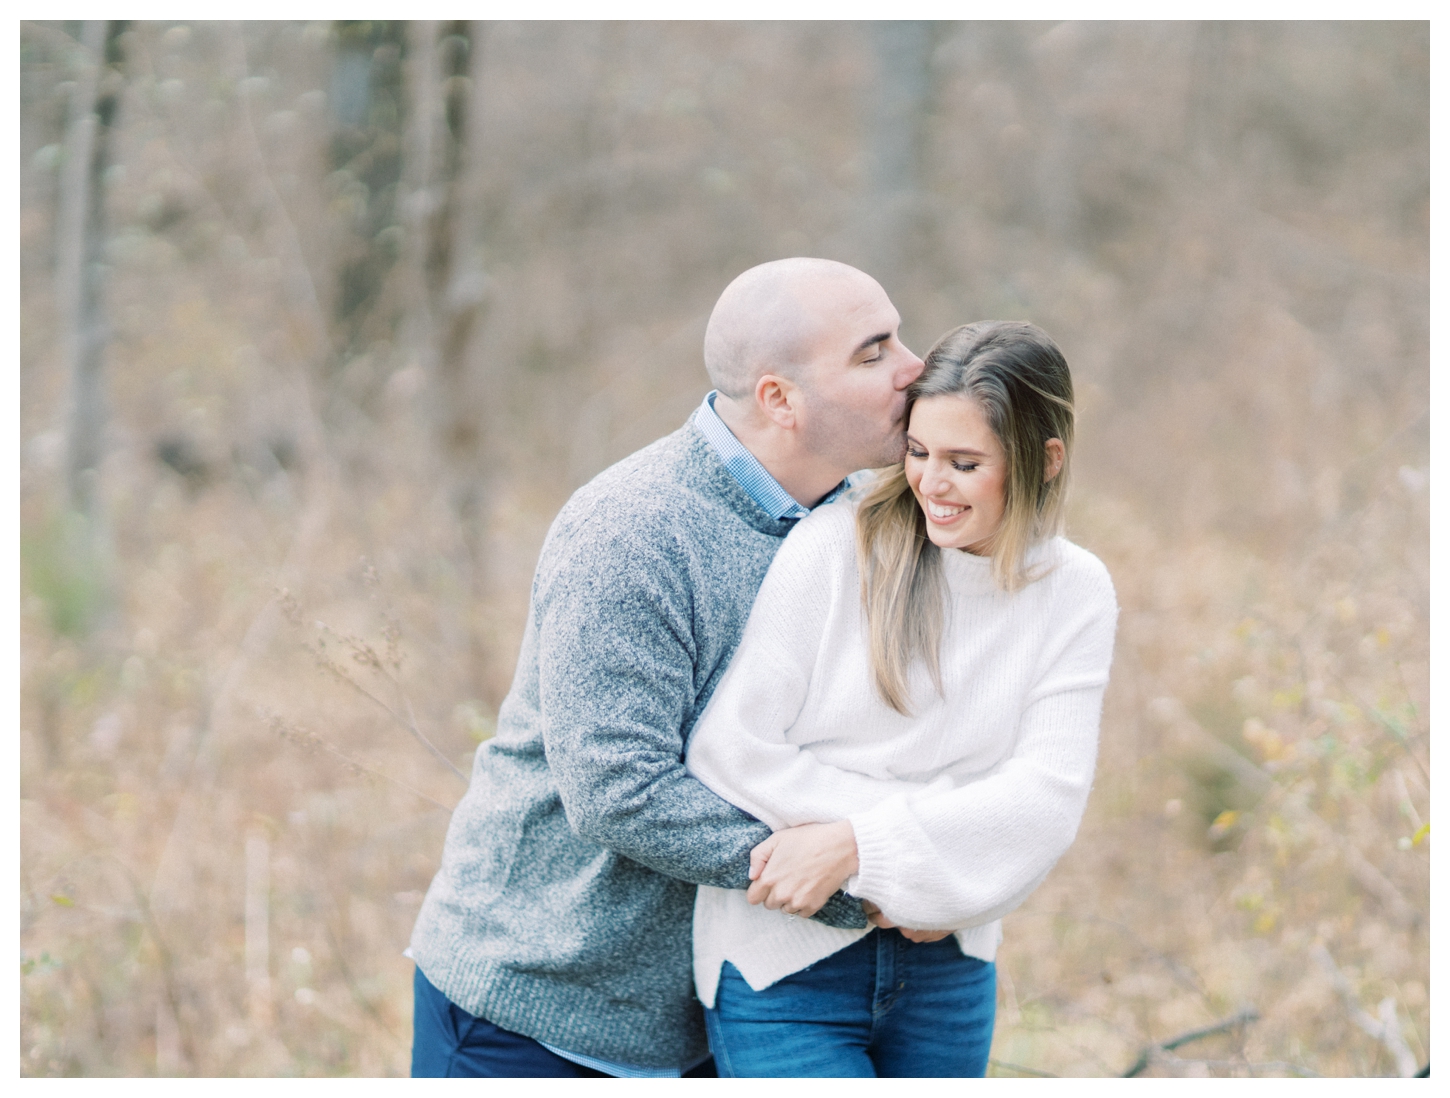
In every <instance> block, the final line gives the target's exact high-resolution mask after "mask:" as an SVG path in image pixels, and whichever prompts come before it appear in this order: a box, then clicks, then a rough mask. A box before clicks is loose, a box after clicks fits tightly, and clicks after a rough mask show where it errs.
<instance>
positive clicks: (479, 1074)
mask: <svg viewBox="0 0 1450 1098" xmlns="http://www.w3.org/2000/svg"><path fill="white" fill-rule="evenodd" d="M412 1074H413V1078H415V1079H424V1078H427V1079H459V1078H471V1079H479V1078H483V1079H583V1078H600V1079H604V1078H608V1076H606V1075H605V1074H604V1072H602V1071H595V1070H594V1069H593V1068H587V1067H585V1066H584V1065H583V1064H576V1063H574V1062H573V1061H572V1060H566V1059H564V1057H562V1056H559V1055H556V1054H555V1053H552V1052H550V1051H549V1050H548V1049H546V1048H545V1047H544V1046H543V1045H541V1044H539V1042H538V1041H535V1040H534V1039H533V1038H532V1037H525V1036H524V1035H523V1034H522V1033H514V1032H513V1031H511V1030H507V1029H503V1028H502V1027H500V1026H496V1025H494V1024H493V1023H492V1022H490V1021H489V1020H488V1019H487V1018H479V1017H477V1016H476V1015H473V1014H469V1013H468V1011H466V1010H464V1009H463V1008H462V1007H460V1006H458V1005H457V1004H456V1003H454V1002H452V1001H451V1000H450V999H449V998H448V997H447V996H446V995H444V994H443V992H441V991H439V990H438V989H437V988H436V987H434V986H433V984H432V983H431V982H430V981H429V980H428V977H426V976H424V975H423V970H422V969H421V968H418V967H416V966H414V968H413V1073H412ZM714 1075H715V1062H714V1061H713V1060H706V1061H705V1062H704V1063H702V1064H699V1065H697V1066H696V1067H693V1068H691V1069H690V1070H689V1071H687V1072H685V1077H686V1078H713V1077H714Z"/></svg>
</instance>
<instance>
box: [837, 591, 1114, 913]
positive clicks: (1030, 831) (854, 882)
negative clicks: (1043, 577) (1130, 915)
mask: <svg viewBox="0 0 1450 1098" xmlns="http://www.w3.org/2000/svg"><path fill="white" fill-rule="evenodd" d="M1098 568H1099V569H1101V566H1100V565H1099V566H1098ZM1059 601H1060V602H1061V603H1065V604H1068V605H1067V613H1066V615H1065V617H1066V620H1065V621H1063V622H1061V623H1060V626H1061V627H1060V628H1058V629H1056V630H1054V633H1053V635H1052V639H1051V641H1050V643H1049V645H1048V650H1047V651H1046V652H1045V653H1044V660H1043V662H1044V664H1045V665H1046V670H1045V671H1044V673H1043V674H1042V675H1041V676H1040V677H1039V679H1038V681H1037V684H1036V685H1035V686H1034V688H1033V689H1032V690H1031V691H1030V692H1029V694H1028V696H1027V699H1026V703H1025V706H1024V709H1023V712H1022V716H1021V718H1020V719H1019V721H1018V725H1017V734H1016V740H1015V745H1014V748H1013V751H1012V754H1011V755H1010V756H1009V757H1008V758H1007V759H1006V760H1005V761H1004V762H1002V763H1001V764H1000V765H999V766H998V767H996V768H995V770H993V771H992V772H990V773H989V774H988V775H987V776H985V777H982V778H979V779H977V780H975V781H971V782H968V783H966V784H964V785H962V786H959V787H957V788H955V789H953V790H951V791H949V792H945V793H929V794H927V795H924V796H916V797H910V796H896V797H892V798H891V799H890V800H887V801H884V802H882V803H881V804H878V805H876V806H874V807H870V808H867V809H865V810H863V811H860V812H855V813H852V814H851V816H850V817H849V819H850V820H851V825H852V827H853V829H854V830H855V832H856V844H857V850H858V854H859V861H860V870H859V872H858V873H857V875H856V876H855V877H853V878H852V879H851V880H850V881H849V882H848V883H847V890H848V891H849V892H850V893H851V894H852V895H856V896H861V897H864V898H866V899H869V900H872V901H873V902H875V903H876V904H878V905H879V906H880V907H881V910H882V911H883V912H885V914H886V915H887V916H888V917H889V918H890V919H892V921H894V922H896V923H898V924H899V925H901V926H910V927H915V928H917V929H958V928H962V927H968V926H977V925H980V924H982V923H987V922H991V921H992V920H994V919H998V918H1000V917H1001V916H1002V915H1004V914H1006V913H1007V912H1008V911H1011V910H1012V909H1013V908H1015V907H1017V906H1018V905H1019V904H1020V903H1022V901H1023V900H1025V899H1026V898H1027V896H1028V895H1029V894H1030V893H1031V892H1032V890H1033V889H1034V888H1036V887H1037V885H1038V884H1040V883H1041V881H1042V880H1043V878H1044V877H1046V875H1047V873H1048V871H1049V870H1050V869H1051V868H1052V866H1053V865H1054V864H1055V863H1056V862H1057V859H1058V858H1060V857H1061V856H1062V854H1063V853H1064V852H1065V851H1066V850H1067V848H1068V847H1069V846H1070V845H1071V844H1072V841H1073V839H1074V838H1075V837H1076V835H1077V828H1078V824H1079V823H1080V822H1081V820H1082V814H1083V809H1084V808H1085V806H1086V804H1087V796H1088V791H1089V789H1090V788H1091V785H1092V777H1093V767H1094V764H1095V762H1096V758H1097V742H1098V725H1099V722H1100V719H1101V714H1102V699H1103V691H1104V689H1105V688H1106V686H1107V677H1108V667H1109V664H1110V663H1111V661H1112V651H1113V636H1114V631H1115V628H1116V623H1117V604H1116V600H1115V599H1114V597H1113V592H1112V584H1111V581H1110V580H1109V579H1108V577H1107V573H1106V571H1105V570H1100V571H1099V572H1097V573H1096V574H1095V575H1094V576H1093V577H1092V582H1091V583H1089V584H1088V589H1087V590H1083V589H1082V588H1074V589H1073V590H1072V591H1071V597H1070V598H1067V597H1064V598H1063V599H1061V600H1059Z"/></svg>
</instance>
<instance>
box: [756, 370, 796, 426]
mask: <svg viewBox="0 0 1450 1098" xmlns="http://www.w3.org/2000/svg"><path fill="white" fill-rule="evenodd" d="M799 400H800V389H799V388H798V387H797V386H796V385H795V384H794V383H793V382H791V381H790V380H789V379H787V378H783V377H779V376H778V375H776V374H762V375H761V376H760V380H759V381H757V382H756V383H755V403H756V404H757V405H758V406H759V408H760V410H761V411H762V412H764V413H765V418H766V419H768V420H770V422H771V423H774V424H775V425H776V426H777V427H780V428H783V429H784V430H787V431H790V430H793V429H794V428H795V425H796V404H797V403H798V402H799Z"/></svg>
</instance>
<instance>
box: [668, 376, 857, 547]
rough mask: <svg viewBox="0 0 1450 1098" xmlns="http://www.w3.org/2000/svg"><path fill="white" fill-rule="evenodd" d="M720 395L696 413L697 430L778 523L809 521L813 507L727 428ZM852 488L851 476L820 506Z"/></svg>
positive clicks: (712, 393) (706, 401) (703, 403)
mask: <svg viewBox="0 0 1450 1098" xmlns="http://www.w3.org/2000/svg"><path fill="white" fill-rule="evenodd" d="M718 392H719V390H718V389H711V390H710V391H709V392H708V393H706V394H705V399H704V400H702V401H701V402H700V407H699V408H697V409H696V410H695V418H694V423H695V427H696V429H697V430H699V432H700V434H702V435H704V436H705V439H706V441H708V442H709V443H710V445H711V447H712V448H713V449H714V451H715V456H716V457H718V458H719V459H720V461H721V463H722V464H723V465H724V466H725V469H726V471H727V472H728V473H729V474H730V475H731V476H732V477H734V478H735V483H736V484H738V485H740V487H741V488H743V489H745V493H746V494H747V495H748V496H749V497H750V498H751V499H752V500H754V501H755V503H756V505H757V506H758V507H759V508H760V509H761V510H762V511H764V512H765V513H766V514H767V515H769V516H770V517H771V518H773V519H775V520H776V521H777V522H779V521H781V520H782V519H790V520H794V519H803V518H805V517H806V516H807V515H809V514H810V513H811V508H809V507H805V506H802V505H801V504H800V503H799V502H797V501H796V500H795V498H794V497H792V496H791V494H790V493H789V492H787V491H786V490H785V489H784V488H782V487H781V484H780V481H778V480H776V479H775V477H773V476H771V475H770V470H768V469H767V468H766V467H765V466H764V465H762V464H761V463H760V459H759V458H757V457H756V456H755V455H754V454H752V453H751V452H750V451H749V450H748V449H747V448H746V447H745V444H744V443H742V442H741V441H740V440H739V439H738V438H736V437H735V432H734V431H732V430H730V428H729V427H727V426H726V425H725V421H724V420H723V419H721V418H720V414H719V413H718V412H716V411H715V396H716V394H717V393H718ZM850 486H851V478H850V477H847V478H846V479H845V480H843V481H841V483H840V484H838V485H836V486H835V487H834V488H832V489H831V491H830V492H828V493H827V494H826V496H825V498H823V499H822V500H821V502H820V503H818V504H816V506H817V507H821V506H824V505H825V504H827V503H830V502H832V501H833V500H835V499H838V498H839V497H840V495H841V494H842V493H843V492H845V491H846V489H847V488H849V487H850Z"/></svg>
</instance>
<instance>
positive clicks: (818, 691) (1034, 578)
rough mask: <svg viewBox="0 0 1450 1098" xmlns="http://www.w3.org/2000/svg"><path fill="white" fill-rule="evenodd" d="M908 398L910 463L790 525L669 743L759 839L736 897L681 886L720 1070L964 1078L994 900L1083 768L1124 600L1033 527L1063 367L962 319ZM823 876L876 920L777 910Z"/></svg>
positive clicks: (1032, 882) (1027, 877) (1050, 495)
mask: <svg viewBox="0 0 1450 1098" xmlns="http://www.w3.org/2000/svg"><path fill="white" fill-rule="evenodd" d="M907 409H908V417H909V418H908V424H907V450H906V458H905V462H904V464H903V465H899V466H897V467H896V468H895V469H893V470H892V471H891V472H889V473H888V474H887V475H886V476H885V477H884V478H883V479H882V480H881V481H879V482H878V484H877V485H876V486H875V487H874V488H873V489H872V490H871V491H870V492H869V493H868V494H867V495H866V497H865V498H864V499H863V500H862V501H861V502H860V504H859V505H858V506H853V505H852V504H851V503H833V504H828V505H825V506H821V507H818V508H816V509H815V511H813V512H812V513H811V514H810V515H809V516H807V517H806V518H804V519H802V520H801V522H800V524H799V525H798V526H797V527H796V528H795V530H794V531H792V532H791V534H790V535H789V536H788V537H787V538H786V540H785V543H784V544H783V545H782V547H781V549H780V552H779V553H778V554H777V555H776V557H775V560H774V561H773V563H772V564H771V567H770V570H769V572H768V574H767V575H766V578H765V582H764V583H763V584H762V586H761V588H760V594H759V596H758V597H757V599H756V602H755V605H754V607H753V609H752V610H751V614H750V620H749V622H748V623H747V625H746V627H745V632H744V634H743V636H742V638H741V642H740V648H739V649H738V651H737V653H736V655H735V658H734V661H733V662H732V663H731V665H730V667H729V670H728V671H727V672H726V674H725V676H724V678H723V679H722V681H721V683H720V686H719V688H718V689H717V691H716V693H715V695H714V697H713V698H712V700H711V702H710V705H709V707H708V708H707V710H706V711H705V713H704V714H703V715H702V717H701V718H700V722H699V723H698V724H697V725H696V727H695V730H694V733H693V735H692V737H691V740H690V743H689V749H688V753H687V756H686V765H687V766H688V768H689V769H690V771H691V773H693V774H695V775H696V776H697V777H698V778H699V779H700V780H701V781H702V782H704V783H705V784H706V785H708V786H709V787H710V788H711V789H713V790H715V791H716V792H717V793H719V794H720V795H721V796H723V797H725V798H726V799H727V800H729V801H731V802H732V803H734V804H736V805H738V806H740V807H741V808H743V809H745V810H746V811H748V812H750V813H752V814H753V815H755V816H757V817H759V818H760V819H762V820H764V821H765V822H766V823H768V824H770V825H771V827H772V829H773V833H772V835H771V836H770V838H768V839H766V840H765V841H764V842H763V843H761V844H760V845H759V846H757V847H756V848H755V849H754V851H753V852H752V857H751V878H752V880H753V882H754V883H753V884H752V885H751V887H750V889H749V891H748V892H746V893H745V894H744V895H742V894H741V893H740V891H739V890H734V891H732V890H728V889H722V888H712V887H709V886H702V887H701V888H700V890H699V892H698V895H697V897H696V903H695V935H694V951H695V982H696V987H697V990H698V992H699V995H700V999H701V1001H702V1002H703V1003H704V1004H705V1006H706V1024H707V1027H708V1029H709V1032H710V1046H711V1049H712V1051H713V1052H714V1054H715V1059H716V1063H717V1066H718V1067H719V1070H720V1073H721V1074H722V1075H737V1076H754V1075H788V1076H797V1077H801V1076H838V1075H864V1076H908V1075H916V1076H920V1075H927V1076H932V1075H935V1076H954V1077H961V1076H972V1075H981V1074H982V1073H983V1071H984V1070H985V1068H986V1063H987V1051H988V1048H989V1047H990V1044H991V1038H992V1029H993V1024H994V1022H993V1019H994V1014H993V1010H994V1003H995V989H996V974H995V968H994V959H995V957H996V951H997V945H998V943H999V942H1000V940H1001V925H1000V920H1001V917H1002V916H1003V915H1005V914H1006V913H1008V912H1010V911H1012V910H1013V909H1014V908H1016V907H1017V906H1018V905H1019V904H1021V903H1022V902H1023V901H1024V900H1025V899H1026V898H1027V896H1028V895H1030V894H1031V893H1032V891H1033V890H1034V889H1035V888H1036V887H1037V886H1038V885H1039V884H1041V883H1042V881H1043V879H1044V878H1045V877H1046V875H1047V873H1048V872H1049V871H1050V870H1051V868H1052V866H1053V863H1054V862H1056V861H1057V859H1058V857H1059V856H1060V855H1061V854H1062V853H1063V851H1064V850H1066V849H1067V847H1068V846H1069V845H1070V844H1071V843H1072V841H1073V839H1074V837H1075V835H1076V833H1077V827H1078V821H1079V820H1080V819H1081V818H1082V812H1083V808H1084V805H1085V804H1086V801H1087V794H1088V790H1089V788H1090V787H1091V784H1092V775H1093V767H1094V762H1095V757H1096V751H1097V734H1098V721H1099V715H1100V711H1101V706H1102V697H1103V689H1104V687H1105V686H1106V683H1107V676H1108V666H1109V663H1110V662H1111V659H1112V651H1113V635H1114V628H1115V623H1116V619H1117V604H1116V597H1115V595H1114V593H1113V586H1112V581H1111V580H1110V579H1109V577H1108V574H1107V570H1106V569H1105V568H1104V567H1103V565H1102V563H1101V562H1100V561H1099V560H1098V559H1097V558H1096V557H1094V556H1093V555H1092V554H1091V553H1088V552H1086V551H1085V550H1083V549H1080V548H1079V547H1077V546H1075V545H1073V544H1072V543H1070V542H1068V541H1066V540H1065V539H1063V538H1061V537H1055V536H1053V535H1055V534H1056V533H1057V532H1058V528H1059V526H1060V515H1061V507H1062V499H1063V493H1064V490H1065V485H1066V473H1067V467H1068V453H1069V450H1070V447H1071V444H1072V436H1073V431H1072V416H1073V409H1072V382H1071V379H1070V377H1069V375H1068V370H1067V363H1066V361H1065V360H1064V359H1063V357H1062V354H1061V352H1060V351H1058V349H1057V347H1056V346H1055V345H1054V344H1053V342H1052V340H1051V339H1049V338H1048V337H1047V335H1046V334H1045V333H1043V332H1042V331H1041V330H1040V329H1038V328H1035V327H1033V326H1031V325H1027V324H1012V323H1001V322H988V323H981V324H974V325H967V326H965V327H962V328H958V329H955V330H953V331H952V332H950V333H948V334H947V336H946V337H944V338H943V339H942V340H941V341H940V342H939V343H938V344H937V346H936V347H935V348H934V349H933V350H932V352H931V353H930V354H929V355H928V356H927V361H926V366H925V369H924V370H923V372H922V374H921V376H920V377H919V378H918V379H917V380H916V381H915V382H913V383H912V384H911V385H910V386H909V387H908V388H907ZM863 603H864V610H865V613H864V614H863V613H862V612H861V610H862V609H863ZM837 888H844V889H845V890H846V891H847V892H848V893H849V894H850V895H852V896H856V897H859V898H860V899H861V900H862V901H863V903H864V904H865V905H866V906H867V910H868V912H869V913H870V914H871V921H872V923H873V924H874V926H873V928H872V929H869V930H865V929H858V930H851V929H845V928H840V927H832V926H821V925H819V924H817V923H815V922H812V921H810V920H808V919H802V918H799V917H798V916H809V915H812V914H813V913H814V912H815V911H816V910H817V909H818V908H819V907H820V905H821V904H822V903H823V902H824V901H825V900H826V899H827V898H828V897H829V896H831V894H832V893H833V892H834V891H835V890H836V889H837ZM781 1019H788V1021H782V1020H781Z"/></svg>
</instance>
